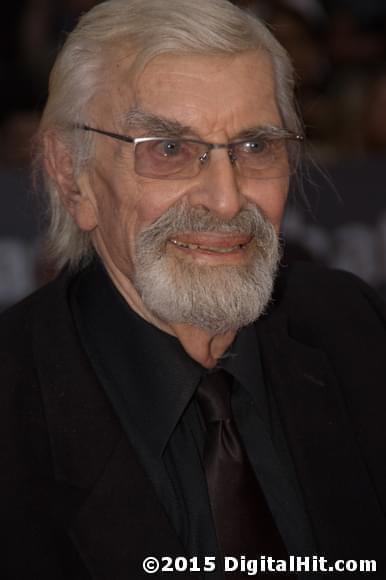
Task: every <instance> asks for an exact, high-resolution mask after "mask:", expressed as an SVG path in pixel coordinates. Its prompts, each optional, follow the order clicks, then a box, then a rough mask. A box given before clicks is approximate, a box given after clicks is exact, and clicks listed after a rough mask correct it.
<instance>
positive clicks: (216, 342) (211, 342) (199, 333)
mask: <svg viewBox="0 0 386 580" xmlns="http://www.w3.org/2000/svg"><path fill="white" fill-rule="evenodd" d="M105 267H106V269H107V271H108V273H109V275H110V278H111V280H112V281H113V283H114V285H115V286H116V288H117V289H118V291H119V292H120V294H121V295H122V296H123V298H124V299H125V300H126V302H127V303H128V305H129V306H130V308H132V309H133V310H134V311H135V312H136V313H137V314H139V316H141V317H142V318H143V319H144V320H146V321H147V322H149V323H150V324H153V325H154V326H156V327H157V328H159V329H160V330H162V331H163V332H167V333H168V334H171V335H172V336H175V337H176V338H178V340H179V341H180V343H181V344H182V346H183V348H184V350H185V351H186V352H187V354H188V355H189V356H190V357H191V358H192V359H193V360H195V361H197V362H198V363H199V364H200V365H201V366H203V367H205V368H208V369H211V368H213V367H215V366H216V364H217V362H218V359H219V358H221V356H222V355H223V354H224V352H225V351H226V350H227V348H228V347H229V346H230V345H231V344H232V342H233V340H234V338H235V336H236V332H235V331H229V332H227V333H225V334H220V335H213V334H211V333H209V332H208V331H206V330H204V329H202V328H198V327H196V326H191V325H188V324H179V323H177V324H168V323H167V322H164V321H162V320H160V319H158V318H157V317H156V316H154V315H153V314H152V313H151V312H149V311H148V309H147V308H146V307H145V305H144V304H143V302H142V300H141V298H140V296H139V294H138V292H137V291H136V290H135V288H134V287H133V285H132V284H131V282H130V281H129V280H128V278H127V277H126V276H124V275H122V273H121V272H120V271H119V270H117V269H116V268H114V267H110V264H109V263H106V262H105Z"/></svg>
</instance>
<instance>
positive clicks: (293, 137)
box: [76, 125, 305, 179]
mask: <svg viewBox="0 0 386 580" xmlns="http://www.w3.org/2000/svg"><path fill="white" fill-rule="evenodd" d="M76 128H77V129H81V130H83V131H89V132H92V133H98V134H100V135H105V136H106V137H110V138H112V139H116V140H118V141H123V142H124V143H132V144H133V145H134V155H135V148H136V146H137V145H138V144H140V143H146V142H149V141H159V142H161V141H169V140H170V141H172V140H173V139H175V140H176V141H182V142H184V141H188V142H189V143H197V144H199V145H205V147H206V148H207V151H206V152H205V153H204V154H203V155H201V156H200V157H199V158H198V161H199V162H200V165H201V166H203V165H204V164H205V163H207V161H208V160H209V152H210V151H213V150H214V149H227V150H228V154H229V159H230V161H231V163H232V165H234V164H235V163H236V161H237V156H235V155H234V154H233V147H234V146H235V145H240V144H242V143H250V142H253V140H254V138H255V139H256V137H254V138H253V137H250V138H244V139H236V140H235V141H231V142H229V143H209V142H207V141H202V140H201V139H194V138H184V137H173V136H170V137H168V136H163V137H151V136H149V137H131V136H130V135H122V134H120V133H114V132H112V131H104V130H103V129H97V128H96V127H90V126H89V125H77V126H76ZM280 139H284V140H285V141H295V142H298V143H303V142H304V140H305V138H304V135H300V134H299V133H295V132H294V131H287V130H286V129H281V128H275V132H274V131H272V133H270V134H269V135H268V140H269V141H275V140H280ZM135 171H136V173H137V170H136V169H135ZM199 171H200V170H199ZM199 171H198V172H197V173H196V174H195V175H198V174H199ZM290 174H291V172H290ZM138 175H142V174H141V173H138ZM195 175H193V176H192V177H195ZM142 176H143V177H150V178H152V179H189V178H188V177H180V178H178V177H176V175H172V176H171V177H170V178H169V177H168V176H167V175H161V176H157V177H151V176H150V175H142Z"/></svg>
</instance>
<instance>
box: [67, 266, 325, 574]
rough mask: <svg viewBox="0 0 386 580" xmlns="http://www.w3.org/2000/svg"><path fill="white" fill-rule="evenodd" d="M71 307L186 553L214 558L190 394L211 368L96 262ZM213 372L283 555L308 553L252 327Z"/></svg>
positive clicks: (199, 427)
mask: <svg viewBox="0 0 386 580" xmlns="http://www.w3.org/2000/svg"><path fill="white" fill-rule="evenodd" d="M70 300H71V308H72V312H73V315H74V319H75V322H76V326H77V328H78V331H79V333H80V337H81V340H82V343H83V346H84V348H85V350H86V352H87V354H88V357H89V358H90V361H91V363H92V365H93V367H94V370H95V372H96V374H97V376H98V378H99V380H100V382H101V384H102V385H103V387H104V389H105V391H106V393H107V395H108V397H109V398H110V401H111V403H112V405H113V407H114V409H115V411H116V413H117V415H118V417H119V418H120V420H121V422H122V425H123V427H124V429H125V432H126V433H127V436H128V438H129V440H130V442H131V444H132V445H133V447H134V449H135V450H136V451H137V453H138V457H139V460H140V461H141V463H142V465H143V467H144V469H145V471H146V473H147V475H148V477H149V478H150V480H151V482H152V484H153V486H154V488H155V490H156V492H157V494H158V497H159V499H160V501H161V503H162V505H163V507H164V509H165V511H166V513H167V515H168V517H169V518H170V520H171V522H172V524H173V526H174V527H175V529H176V531H177V533H178V534H179V536H180V538H181V540H182V542H183V545H184V546H185V550H186V554H187V555H191V556H195V555H199V556H205V555H214V554H217V555H218V548H217V542H216V535H215V531H214V525H213V521H212V516H211V511H210V506H209V499H208V492H207V487H206V480H205V474H204V470H203V466H202V452H203V445H204V439H205V426H204V423H203V421H202V417H201V414H200V410H199V408H198V404H197V402H196V399H195V396H194V395H195V391H196V389H197V386H198V384H199V382H200V380H201V378H202V377H203V375H204V374H205V373H206V372H208V371H207V369H205V368H204V367H202V366H201V365H200V364H199V363H197V362H196V361H194V360H193V359H192V358H190V357H189V355H188V354H187V353H186V352H185V350H184V349H183V347H182V345H181V343H180V342H179V341H178V339H176V338H175V337H173V336H171V335H169V334H167V333H165V332H163V331H161V330H159V329H158V328H157V327H155V326H153V325H151V324H149V323H148V322H146V321H145V320H144V319H143V318H141V317H140V316H139V315H137V314H136V313H135V312H134V311H133V310H132V309H131V308H130V307H129V306H128V305H127V303H126V301H125V300H124V299H123V297H122V296H121V295H120V294H119V292H118V291H117V290H116V288H115V286H114V285H113V283H112V281H111V280H110V278H109V276H108V275H107V273H106V271H105V269H104V268H103V266H102V265H101V263H100V262H97V261H96V262H94V263H93V264H92V265H90V266H89V267H87V268H86V269H85V270H83V271H81V272H80V273H79V274H78V276H77V277H76V278H75V280H74V282H73V284H72V287H71V290H70ZM218 367H220V368H224V369H225V370H226V371H228V372H229V373H230V374H231V375H232V377H233V379H234V380H233V394H232V407H233V413H234V417H235V420H236V423H237V426H238V429H239V431H240V434H241V437H242V439H243V442H244V445H245V448H246V450H247V453H248V456H249V459H250V461H251V463H252V466H253V469H254V471H255V474H256V477H257V478H258V480H259V481H260V484H261V486H262V489H263V491H264V493H265V495H266V498H267V501H268V504H269V506H270V508H271V511H272V513H273V516H274V518H275V521H276V523H277V526H278V528H279V530H280V532H281V534H282V536H283V539H284V541H285V544H286V547H287V550H288V553H289V554H300V555H311V554H312V553H314V542H313V537H312V531H311V529H310V525H309V522H308V518H307V514H306V511H305V508H304V504H303V500H302V497H301V494H300V491H299V487H298V483H297V478H296V473H295V472H294V469H293V465H292V461H291V457H290V454H289V452H288V449H287V446H286V441H285V435H284V432H283V429H282V426H281V422H280V417H279V414H278V411H277V407H276V404H275V401H274V399H273V396H272V394H271V393H270V391H269V389H267V388H266V387H267V385H266V384H265V382H264V378H263V374H262V367H261V363H260V359H259V345H258V340H257V336H256V331H255V328H254V325H251V326H248V327H246V328H244V329H242V330H241V331H240V332H239V333H238V335H237V337H236V339H235V341H234V342H233V344H232V346H231V348H230V349H228V351H227V352H226V353H225V355H224V357H223V358H222V359H221V360H220V361H219V362H218ZM144 509H146V507H144ZM229 555H231V554H229ZM209 578H210V579H211V580H215V578H221V573H220V572H218V573H217V574H213V573H211V574H208V579H209Z"/></svg>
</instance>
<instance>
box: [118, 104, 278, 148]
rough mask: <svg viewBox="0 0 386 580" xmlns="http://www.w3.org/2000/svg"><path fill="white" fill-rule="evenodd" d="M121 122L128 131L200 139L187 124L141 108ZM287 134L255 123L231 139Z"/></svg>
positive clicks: (271, 126)
mask: <svg viewBox="0 0 386 580" xmlns="http://www.w3.org/2000/svg"><path fill="white" fill-rule="evenodd" d="M123 123H124V127H125V129H127V130H128V131H129V132H130V131H132V130H140V131H145V132H146V133H147V134H149V135H151V136H154V137H164V136H165V137H169V136H173V137H186V136H190V137H194V138H198V139H200V137H199V135H198V134H197V132H196V131H194V130H193V129H192V128H191V127H189V125H182V124H181V123H179V122H178V121H175V120H172V119H167V118H166V117H162V116H159V115H155V114H154V113H150V112H147V111H143V110H141V109H131V110H130V111H129V112H128V113H126V114H125V115H124V118H123ZM287 134H288V131H287V130H286V129H284V128H283V127H276V126H274V125H256V126H254V127H249V128H248V129H243V130H242V131H240V133H238V134H237V135H235V136H234V137H233V139H232V141H235V140H239V139H252V138H257V137H266V138H275V137H276V138H278V137H283V136H285V135H287Z"/></svg>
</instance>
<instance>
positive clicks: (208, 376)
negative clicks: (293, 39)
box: [0, 0, 386, 580]
mask: <svg viewBox="0 0 386 580" xmlns="http://www.w3.org/2000/svg"><path fill="white" fill-rule="evenodd" d="M292 92H293V83H292V71H291V66H290V63H289V61H288V58H287V56H286V54H285V52H284V50H283V49H282V48H281V47H280V46H279V45H278V43H277V42H276V41H275V39H274V38H273V37H272V35H271V34H270V32H269V31H268V30H267V29H266V28H265V27H264V25H263V24H262V23H261V22H259V21H257V20H256V19H254V18H253V17H252V16H250V15H247V14H246V13H244V12H242V11H241V10H240V9H238V8H237V7H235V6H233V5H232V4H230V3H229V2H228V1H227V0H195V2H194V3H191V1H190V0H108V1H107V2H104V3H102V4H99V5H98V6H97V7H95V8H94V9H92V10H91V11H90V12H89V13H88V14H86V15H85V16H83V18H82V19H81V20H80V23H79V25H78V27H77V28H76V29H75V31H74V32H73V33H72V34H71V35H70V36H69V37H68V39H67V42H66V43H65V46H64V48H63V49H62V52H61V54H60V55H59V57H58V60H57V62H56V64H55V67H54V70H53V72H52V76H51V80H50V93H49V99H48V103H47V106H46V109H45V112H44V115H43V118H42V122H41V129H40V144H41V152H40V159H41V162H42V165H43V167H44V172H45V176H46V182H47V189H48V192H49V207H50V230H49V237H50V244H51V253H52V255H53V256H54V258H55V259H56V263H57V265H58V268H59V269H62V273H61V274H60V276H59V277H58V278H57V279H56V280H55V281H54V282H52V283H51V284H49V285H48V286H47V287H45V288H43V289H41V290H39V291H38V292H37V293H36V294H35V295H33V296H32V297H30V298H28V299H27V300H25V301H24V302H23V303H22V304H20V305H18V306H16V307H15V308H13V309H12V310H10V311H8V312H7V313H5V314H4V315H3V316H2V318H1V325H0V329H1V330H0V361H1V366H0V368H1V385H2V388H1V397H2V400H1V407H0V408H1V412H2V417H1V426H2V437H1V442H2V443H1V444H2V447H3V453H2V454H1V461H2V466H1V467H2V469H1V476H0V477H1V487H0V489H1V516H2V519H1V521H2V530H3V535H2V546H3V553H2V559H1V563H0V569H1V578H4V579H15V580H24V579H27V578H28V580H30V579H35V578H36V579H39V580H43V579H47V580H48V579H49V580H62V579H71V580H73V579H98V580H112V579H116V580H118V579H119V580H121V579H122V580H123V579H125V580H126V579H128V578H134V579H135V578H140V577H146V576H147V573H158V575H163V574H165V575H166V576H169V577H178V578H190V577H192V576H193V577H197V578H207V579H218V580H219V579H221V578H223V577H224V575H226V576H229V577H232V578H240V577H246V576H247V575H250V574H252V573H254V574H256V573H258V571H259V570H261V571H262V572H264V571H265V572H273V573H275V577H276V576H277V577H282V578H296V577H298V578H303V577H308V574H309V573H311V572H312V573H314V577H315V576H317V575H318V572H321V573H323V571H325V570H326V569H328V567H330V573H332V577H335V576H338V575H339V576H340V575H341V574H340V572H341V570H348V571H353V570H357V577H359V575H360V574H361V573H360V570H363V568H361V569H360V568H359V566H360V565H363V563H359V560H360V559H366V560H368V562H367V564H366V563H365V564H366V565H368V566H371V568H368V569H370V570H372V571H373V572H374V573H373V575H372V578H385V574H386V562H385V553H386V550H385V547H386V521H385V516H384V513H385V507H386V506H385V500H386V497H385V484H386V470H385V466H384V461H383V453H382V451H384V449H385V433H384V430H383V429H381V425H382V423H383V417H384V403H385V395H384V393H383V390H382V389H381V385H382V380H384V377H385V374H386V364H385V356H384V352H385V350H384V348H385V346H386V340H385V338H386V337H385V328H384V319H383V320H382V312H384V311H383V310H382V309H383V307H382V305H381V304H380V302H379V301H378V300H377V298H376V297H375V296H373V294H372V292H371V291H370V290H369V289H368V288H367V287H366V286H365V285H364V284H362V283H361V282H359V281H357V280H355V279H354V278H352V277H351V276H349V275H347V274H343V273H333V272H328V271H323V270H319V269H318V268H314V267H309V266H308V267H306V266H297V267H295V268H293V269H288V268H286V267H285V266H284V267H283V268H282V270H283V271H282V272H281V273H280V276H278V277H277V284H276V286H275V291H274V294H273V296H272V292H273V285H274V279H275V273H276V271H277V269H278V262H279V259H280V249H279V248H280V244H279V241H278V239H279V237H278V236H279V230H280V223H281V219H282V215H283V210H284V206H285V202H286V197H287V191H288V185H289V179H290V177H291V175H293V174H294V173H295V172H296V169H297V166H298V160H299V156H300V155H301V148H302V141H303V136H302V133H301V129H300V123H299V121H298V118H297V116H296V113H295V110H294V106H293V101H292V96H293V95H292ZM149 558H150V559H149ZM151 558H153V559H151ZM154 558H157V559H154ZM336 560H339V562H340V564H337V563H336ZM346 560H349V563H348V564H347V562H346ZM370 560H372V562H370ZM356 561H358V562H357V566H358V567H357V568H355V566H356ZM345 566H346V567H345ZM158 567H159V569H158ZM374 570H376V571H374ZM278 572H281V574H278ZM265 576H267V574H264V577H265ZM353 577H355V574H354V575H353Z"/></svg>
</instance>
